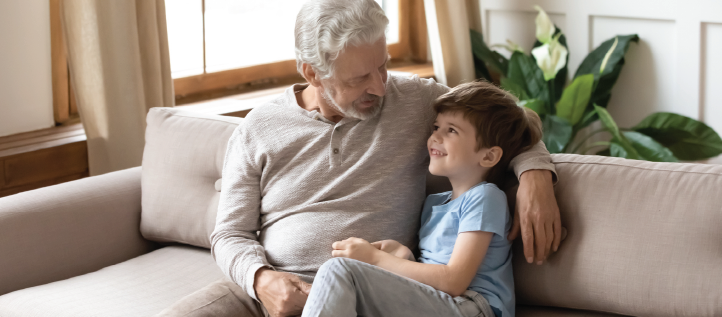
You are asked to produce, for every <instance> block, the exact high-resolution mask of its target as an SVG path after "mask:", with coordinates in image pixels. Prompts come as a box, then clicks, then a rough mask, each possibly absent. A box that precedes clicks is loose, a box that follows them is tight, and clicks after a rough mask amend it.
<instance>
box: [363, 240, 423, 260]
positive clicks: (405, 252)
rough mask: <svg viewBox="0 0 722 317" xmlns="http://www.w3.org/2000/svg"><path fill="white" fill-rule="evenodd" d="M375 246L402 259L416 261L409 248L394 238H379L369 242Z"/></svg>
mask: <svg viewBox="0 0 722 317" xmlns="http://www.w3.org/2000/svg"><path fill="white" fill-rule="evenodd" d="M371 245H372V246H374V247H375V248H377V249H379V250H381V251H384V252H386V253H388V254H391V255H393V256H395V257H397V258H402V259H404V260H409V261H416V259H414V254H413V253H412V252H411V249H409V248H407V247H406V246H405V245H403V244H401V243H399V242H398V241H396V240H381V241H376V242H374V243H371Z"/></svg>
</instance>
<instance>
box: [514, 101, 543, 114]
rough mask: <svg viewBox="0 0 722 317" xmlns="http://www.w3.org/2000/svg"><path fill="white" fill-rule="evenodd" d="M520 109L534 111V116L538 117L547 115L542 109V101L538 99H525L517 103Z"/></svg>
mask: <svg viewBox="0 0 722 317" xmlns="http://www.w3.org/2000/svg"><path fill="white" fill-rule="evenodd" d="M517 104H518V105H519V106H520V107H527V108H529V109H531V110H534V112H536V114H538V115H539V116H541V115H543V114H547V112H546V109H545V108H544V101H541V100H539V99H526V100H522V101H519V102H518V103H517Z"/></svg>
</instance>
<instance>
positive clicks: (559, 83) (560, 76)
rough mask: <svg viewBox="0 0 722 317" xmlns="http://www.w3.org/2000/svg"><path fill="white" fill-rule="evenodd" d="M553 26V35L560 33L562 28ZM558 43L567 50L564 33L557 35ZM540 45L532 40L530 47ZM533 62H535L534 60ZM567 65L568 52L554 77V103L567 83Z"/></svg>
mask: <svg viewBox="0 0 722 317" xmlns="http://www.w3.org/2000/svg"><path fill="white" fill-rule="evenodd" d="M554 27H555V28H556V30H555V31H554V36H556V35H557V34H559V33H562V30H561V29H560V28H559V27H557V26H556V25H555V26H554ZM559 44H561V45H564V47H566V48H567V50H568V49H569V46H567V37H566V36H564V34H562V35H561V36H560V37H559ZM542 45H544V44H543V43H542V42H539V40H536V41H535V42H534V46H533V47H532V49H535V48H537V47H538V46H542ZM533 58H534V56H532V59H533ZM534 62H536V60H535V61H534ZM568 65H569V54H567V60H566V63H564V68H562V69H560V70H559V72H558V73H557V77H554V96H555V97H554V99H556V100H554V102H555V103H556V102H557V101H559V98H561V96H562V91H563V90H564V85H566V83H567V73H569V69H568V67H567V66H568Z"/></svg>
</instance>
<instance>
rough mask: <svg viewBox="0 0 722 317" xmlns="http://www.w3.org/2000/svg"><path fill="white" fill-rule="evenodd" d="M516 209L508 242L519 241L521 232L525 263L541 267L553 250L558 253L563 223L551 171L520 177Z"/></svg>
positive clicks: (536, 171)
mask: <svg viewBox="0 0 722 317" xmlns="http://www.w3.org/2000/svg"><path fill="white" fill-rule="evenodd" d="M515 209H516V213H515V215H514V224H513V226H512V228H511V231H509V236H508V239H509V240H514V239H516V237H517V236H518V235H519V231H520V230H521V238H522V242H523V244H524V257H525V258H526V261H527V262H529V263H532V262H536V264H542V263H543V262H544V261H545V260H546V259H547V257H548V256H549V253H550V251H551V250H554V251H555V252H556V251H557V249H558V248H559V242H561V238H562V222H561V219H560V218H559V206H557V200H556V197H554V188H553V184H552V173H551V172H550V171H547V170H530V171H526V172H524V173H522V174H521V177H519V190H518V191H517V194H516V208H515Z"/></svg>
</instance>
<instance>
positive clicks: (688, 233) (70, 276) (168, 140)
mask: <svg viewBox="0 0 722 317" xmlns="http://www.w3.org/2000/svg"><path fill="white" fill-rule="evenodd" d="M241 123H242V119H240V118H232V117H221V116H204V115H197V114H193V113H187V112H183V111H179V110H176V109H168V108H156V109H153V110H151V112H150V113H149V115H148V128H147V133H146V140H147V144H146V148H145V153H144V158H143V167H142V169H141V168H140V167H137V168H131V169H128V170H123V171H119V172H114V173H109V174H106V175H101V176H96V177H90V178H86V179H81V180H78V181H74V182H70V183H65V184H61V185H56V186H51V187H47V188H42V189H38V190H34V191H30V192H25V193H21V194H17V195H14V196H9V197H5V198H0V295H2V296H0V316H2V317H16V316H54V317H59V316H73V317H84V316H153V315H155V314H158V313H159V312H161V311H162V310H163V309H165V308H166V307H169V306H171V305H172V304H173V303H175V302H177V301H178V300H179V299H181V298H182V297H183V296H186V295H188V294H190V293H192V292H194V291H196V290H198V289H201V288H203V287H204V286H206V285H208V284H210V283H212V282H214V281H216V280H218V279H222V278H224V277H223V275H222V274H221V272H220V269H219V268H218V267H217V266H216V264H215V262H214V261H213V259H212V257H211V255H210V252H209V250H208V247H209V245H210V242H209V238H208V237H209V234H210V233H211V231H212V229H213V224H214V219H215V212H216V211H215V210H216V206H217V203H218V197H219V193H218V191H217V189H218V188H220V187H219V185H220V184H219V183H220V182H219V181H218V180H219V179H220V177H221V169H222V164H223V156H224V152H225V147H226V141H227V139H228V138H229V136H230V134H231V132H232V131H233V129H234V128H235V127H236V126H237V125H238V124H241ZM553 160H554V163H555V164H556V168H557V172H558V174H559V179H560V181H559V184H558V185H557V186H556V195H557V199H558V201H559V205H560V209H561V214H562V220H563V222H564V225H565V227H567V228H568V236H567V239H566V240H565V241H564V242H563V244H562V246H561V248H560V250H559V252H557V253H555V254H553V255H552V256H551V257H550V258H549V261H548V263H546V264H544V265H541V266H536V265H529V264H526V263H525V262H524V261H523V257H522V256H521V253H520V251H521V250H520V248H519V245H516V247H515V251H514V274H515V280H516V293H517V303H518V305H519V306H518V309H517V314H518V316H612V314H611V313H615V314H623V315H639V316H722V228H721V227H722V166H714V165H700V164H667V163H650V162H641V161H630V160H624V159H617V158H606V157H598V156H578V155H554V156H553ZM445 186H446V184H444V183H443V182H438V181H432V182H431V184H429V189H430V191H436V190H439V188H443V187H445ZM222 295H223V294H221V295H219V296H222ZM594 311H596V312H594ZM602 312H608V313H602Z"/></svg>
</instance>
